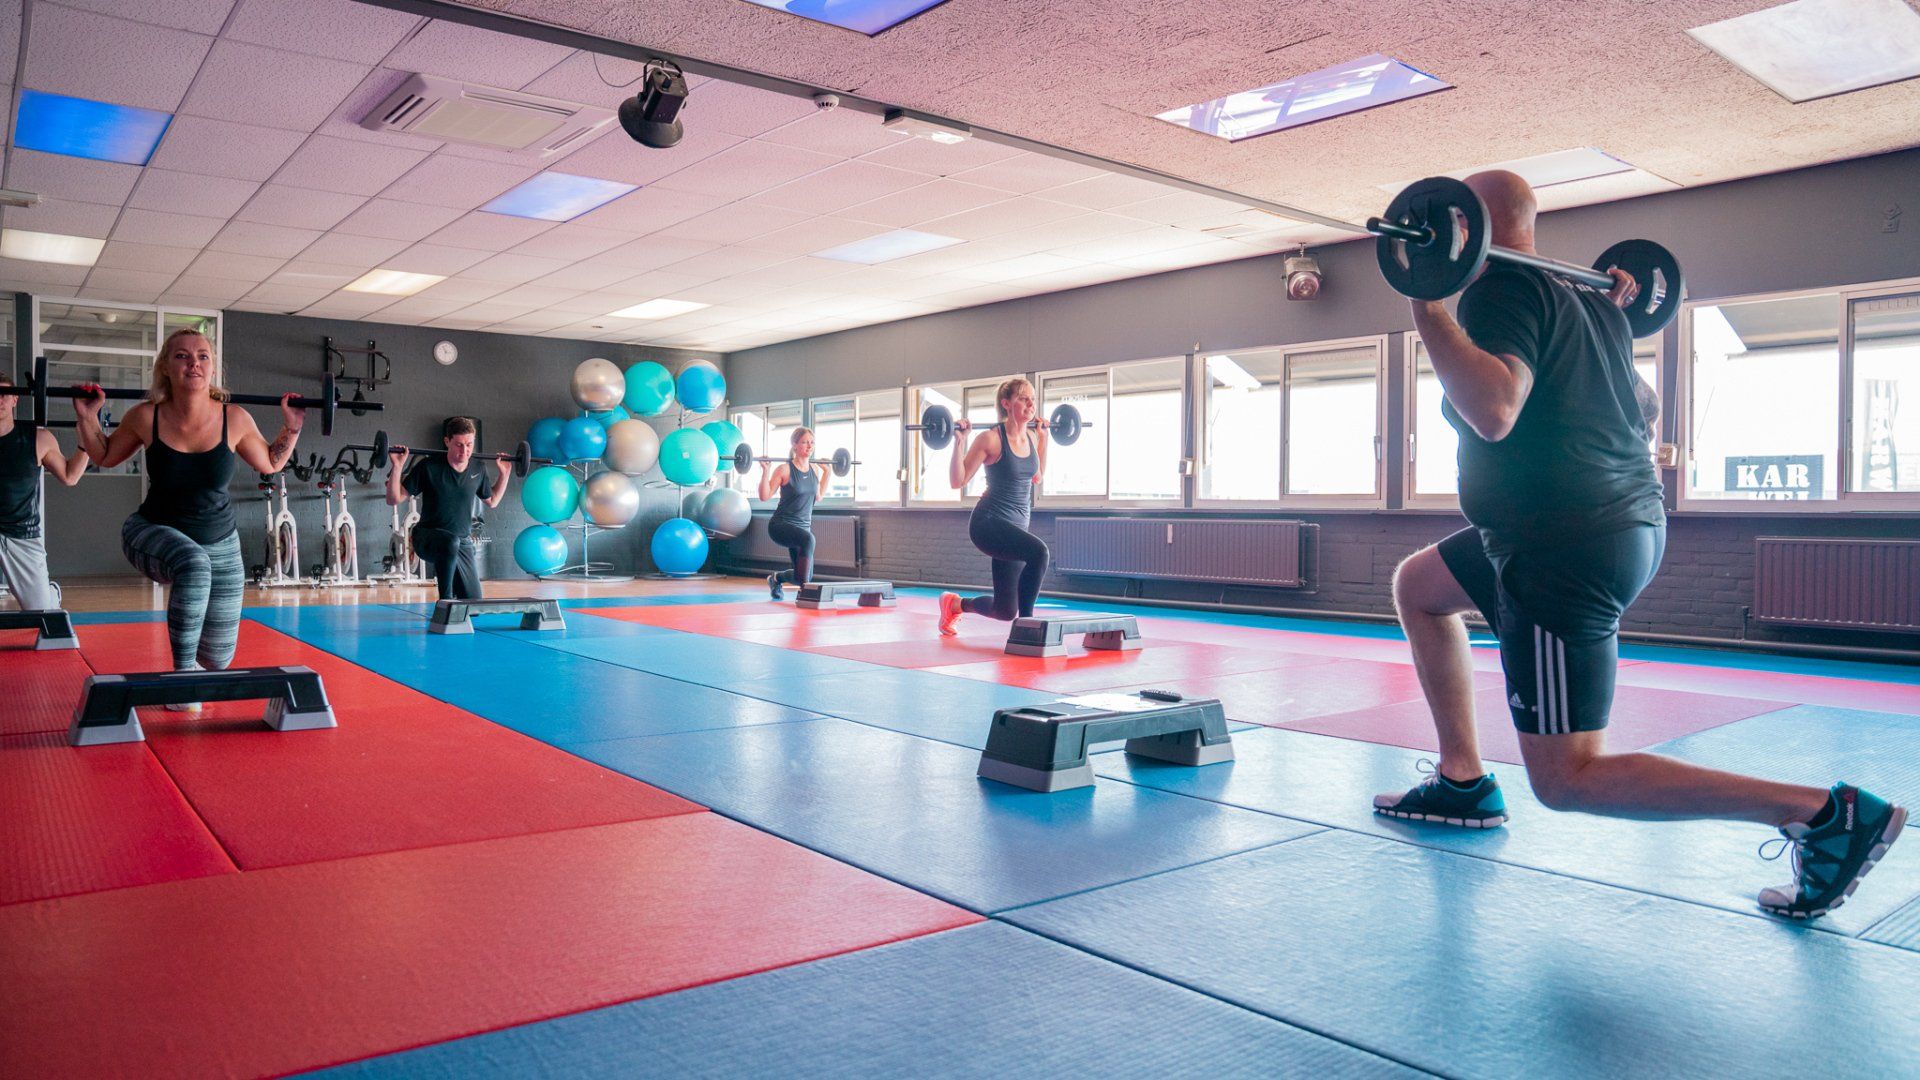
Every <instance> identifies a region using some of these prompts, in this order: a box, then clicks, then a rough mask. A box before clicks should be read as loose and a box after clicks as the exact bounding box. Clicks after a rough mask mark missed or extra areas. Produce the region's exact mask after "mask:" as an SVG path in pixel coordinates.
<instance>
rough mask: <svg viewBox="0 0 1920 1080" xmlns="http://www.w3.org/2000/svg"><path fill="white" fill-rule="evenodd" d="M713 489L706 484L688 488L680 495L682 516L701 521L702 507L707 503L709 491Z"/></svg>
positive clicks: (689, 519)
mask: <svg viewBox="0 0 1920 1080" xmlns="http://www.w3.org/2000/svg"><path fill="white" fill-rule="evenodd" d="M712 490H713V489H712V488H710V487H708V486H707V485H705V484H701V485H700V486H699V487H697V488H688V489H686V492H685V493H684V494H682V495H681V496H680V516H681V517H683V518H686V519H687V520H688V521H696V522H697V521H699V520H700V508H701V507H702V506H705V505H706V504H707V493H708V492H710V491H712Z"/></svg>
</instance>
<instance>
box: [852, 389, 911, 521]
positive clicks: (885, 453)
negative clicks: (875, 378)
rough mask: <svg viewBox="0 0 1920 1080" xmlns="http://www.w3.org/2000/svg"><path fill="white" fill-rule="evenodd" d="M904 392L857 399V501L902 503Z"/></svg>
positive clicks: (878, 393) (886, 391) (865, 395)
mask: <svg viewBox="0 0 1920 1080" xmlns="http://www.w3.org/2000/svg"><path fill="white" fill-rule="evenodd" d="M900 397H901V395H900V391H898V390H876V391H874V392H872V393H869V394H861V395H860V396H859V397H857V398H855V399H854V403H855V405H856V406H857V407H858V413H857V421H856V427H855V428H854V435H853V447H852V450H853V456H854V457H855V458H858V459H859V461H860V464H858V465H855V466H854V467H853V501H855V502H861V503H898V502H899V501H900Z"/></svg>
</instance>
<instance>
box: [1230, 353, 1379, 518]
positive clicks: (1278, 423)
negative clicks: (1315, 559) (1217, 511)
mask: <svg viewBox="0 0 1920 1080" xmlns="http://www.w3.org/2000/svg"><path fill="white" fill-rule="evenodd" d="M1385 356H1386V347H1385V341H1384V339H1382V338H1365V339H1359V340H1354V341H1337V342H1321V343H1314V344H1309V345H1299V346H1291V347H1286V348H1267V349H1250V350H1246V351H1244V352H1233V353H1218V354H1213V355H1209V356H1207V357H1205V359H1204V360H1203V362H1202V372H1203V378H1204V380H1205V383H1206V391H1205V398H1204V402H1203V407H1204V409H1205V416H1204V425H1205V431H1204V433H1203V438H1204V455H1203V462H1202V467H1201V472H1200V498H1201V499H1202V500H1208V501H1220V502H1274V501H1285V502H1289V503H1322V504H1333V505H1338V504H1362V505H1365V504H1373V505H1378V504H1379V502H1380V501H1381V481H1380V476H1381V454H1380V409H1381V403H1382V401H1383V400H1384V394H1383V392H1382V388H1383V386H1384V384H1385V380H1384V378H1383V377H1382V371H1383V365H1384V363H1385Z"/></svg>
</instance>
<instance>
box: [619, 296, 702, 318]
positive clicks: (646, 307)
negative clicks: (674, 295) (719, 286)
mask: <svg viewBox="0 0 1920 1080" xmlns="http://www.w3.org/2000/svg"><path fill="white" fill-rule="evenodd" d="M707 306H709V305H706V304H698V303H695V302H694V301H692V300H649V301H647V302H646V303H644V304H635V305H633V306H632V307H626V308H621V309H620V310H619V311H612V312H608V313H607V318H609V319H671V318H673V317H674V316H675V315H685V314H686V313H687V312H689V311H699V310H700V309H701V308H703V307H707Z"/></svg>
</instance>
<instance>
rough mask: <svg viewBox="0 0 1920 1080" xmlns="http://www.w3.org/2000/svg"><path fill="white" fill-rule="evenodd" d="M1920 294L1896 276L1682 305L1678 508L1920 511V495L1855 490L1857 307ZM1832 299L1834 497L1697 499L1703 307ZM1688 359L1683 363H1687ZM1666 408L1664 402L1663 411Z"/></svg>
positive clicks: (1916, 280)
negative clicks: (1696, 349) (1697, 336)
mask: <svg viewBox="0 0 1920 1080" xmlns="http://www.w3.org/2000/svg"><path fill="white" fill-rule="evenodd" d="M1916 291H1920V277H1910V278H1892V279H1888V280H1883V281H1873V282H1860V283H1856V284H1852V285H1838V286H1835V285H1828V286H1820V287H1811V288H1804V289H1782V290H1777V291H1772V292H1757V293H1735V294H1730V295H1726V296H1716V297H1699V298H1690V299H1688V300H1686V301H1684V302H1682V304H1681V305H1680V318H1679V348H1678V349H1677V350H1676V352H1675V371H1674V375H1675V380H1674V399H1675V402H1676V404H1675V406H1674V408H1675V410H1676V411H1675V412H1674V422H1675V428H1674V445H1675V447H1676V452H1677V455H1678V459H1679V463H1680V464H1679V468H1678V469H1676V470H1675V472H1676V473H1677V474H1678V475H1677V476H1675V478H1674V484H1675V500H1674V508H1675V509H1676V510H1678V511H1680V512H1684V513H1700V514H1787V515H1803V516H1810V515H1818V514H1844V513H1849V512H1856V513H1857V512H1861V511H1881V512H1891V513H1914V512H1916V511H1920V492H1898V491H1885V492H1878V491H1850V490H1849V489H1850V488H1851V487H1852V485H1853V480H1854V477H1853V424H1854V417H1853V373H1854V352H1853V345H1854V342H1853V305H1854V304H1855V302H1857V301H1861V300H1875V299H1880V298H1882V297H1887V296H1899V295H1902V294H1907V293H1913V292H1916ZM1829 294H1830V295H1832V296H1833V298H1834V302H1835V303H1836V304H1837V305H1839V315H1838V319H1839V321H1838V325H1839V328H1840V332H1839V340H1838V342H1837V348H1838V349H1839V353H1840V356H1839V364H1838V365H1837V367H1838V371H1839V376H1838V377H1839V380H1840V381H1839V385H1838V391H1839V399H1840V406H1839V415H1838V416H1837V417H1836V418H1835V421H1836V422H1835V425H1834V429H1833V440H1834V441H1833V452H1834V460H1835V468H1834V474H1835V475H1834V497H1833V498H1831V499H1807V500H1804V501H1803V500H1797V499H1778V500H1773V499H1713V498H1701V497H1698V496H1695V495H1694V494H1693V492H1692V489H1691V486H1690V484H1689V482H1688V481H1689V476H1690V474H1691V472H1692V470H1691V469H1690V468H1689V464H1690V462H1691V461H1692V458H1693V423H1694V416H1693V411H1694V410H1693V389H1694V387H1693V383H1694V378H1693V313H1694V311H1695V310H1696V309H1698V308H1702V307H1719V306H1722V305H1726V304H1748V303H1764V302H1767V301H1773V300H1794V299H1799V298H1802V297H1809V296H1821V295H1829ZM1682 361H1684V362H1682ZM1665 405H1666V403H1665V402H1662V407H1663V408H1664V407H1665Z"/></svg>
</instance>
